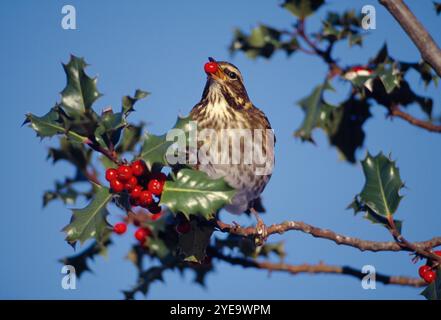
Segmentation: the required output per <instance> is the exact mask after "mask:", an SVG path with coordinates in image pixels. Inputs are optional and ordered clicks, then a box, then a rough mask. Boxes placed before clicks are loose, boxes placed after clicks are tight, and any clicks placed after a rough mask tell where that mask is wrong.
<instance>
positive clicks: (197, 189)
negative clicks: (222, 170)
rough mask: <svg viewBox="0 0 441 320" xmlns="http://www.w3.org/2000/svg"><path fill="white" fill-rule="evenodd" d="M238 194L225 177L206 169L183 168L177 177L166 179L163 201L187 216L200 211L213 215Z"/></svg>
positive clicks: (176, 211) (172, 209)
mask: <svg viewBox="0 0 441 320" xmlns="http://www.w3.org/2000/svg"><path fill="white" fill-rule="evenodd" d="M234 194H235V190H234V189H233V188H232V187H230V186H229V185H228V184H227V183H226V182H225V181H224V179H223V178H219V179H211V178H210V177H209V176H208V175H207V174H206V173H205V172H202V171H196V170H192V169H181V170H180V171H179V172H178V173H177V175H176V177H174V178H173V180H168V181H166V182H165V185H164V189H163V192H162V195H161V204H162V205H166V206H167V207H168V208H169V209H170V210H171V211H172V212H174V213H178V212H182V213H183V214H184V215H185V216H186V217H187V218H189V217H190V215H200V216H202V217H204V218H205V219H210V218H213V217H214V215H215V213H216V212H217V211H218V210H219V209H221V208H222V207H223V206H224V205H226V204H228V203H231V200H232V198H233V196H234Z"/></svg>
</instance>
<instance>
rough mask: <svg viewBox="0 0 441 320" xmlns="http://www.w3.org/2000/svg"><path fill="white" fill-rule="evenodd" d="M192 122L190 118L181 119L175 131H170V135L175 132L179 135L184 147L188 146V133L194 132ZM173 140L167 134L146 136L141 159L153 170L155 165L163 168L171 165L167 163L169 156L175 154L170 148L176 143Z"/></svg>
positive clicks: (147, 134)
mask: <svg viewBox="0 0 441 320" xmlns="http://www.w3.org/2000/svg"><path fill="white" fill-rule="evenodd" d="M190 121H191V119H190V117H189V116H188V117H179V118H178V120H177V121H176V124H175V126H174V127H173V129H172V130H173V131H170V133H172V132H174V133H177V134H179V135H178V139H179V137H180V138H181V139H182V140H183V141H182V140H181V141H177V142H178V143H179V142H181V143H183V145H184V147H185V146H188V143H187V142H188V133H189V131H190V130H192V127H191V124H190ZM173 138H175V137H173V136H171V137H170V138H169V139H167V134H163V135H160V136H157V135H154V134H151V133H146V134H145V136H144V143H143V146H142V150H141V154H140V155H139V157H140V158H141V159H142V160H144V162H145V163H146V164H147V166H148V168H149V169H151V168H152V167H153V165H154V164H158V165H161V166H165V165H168V164H169V162H168V161H167V156H168V155H171V154H172V153H173V154H174V150H172V149H171V148H170V147H171V146H172V145H173V144H174V143H175V142H176V141H174V140H173ZM184 156H185V155H184ZM184 160H185V158H184Z"/></svg>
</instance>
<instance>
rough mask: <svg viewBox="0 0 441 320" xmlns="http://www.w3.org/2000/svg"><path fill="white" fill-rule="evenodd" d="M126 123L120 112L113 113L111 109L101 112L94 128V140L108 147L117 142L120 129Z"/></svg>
mask: <svg viewBox="0 0 441 320" xmlns="http://www.w3.org/2000/svg"><path fill="white" fill-rule="evenodd" d="M126 125H127V121H126V118H125V115H124V114H123V113H122V112H117V113H113V112H112V110H108V111H105V112H103V114H102V116H101V118H100V119H99V122H98V127H97V128H96V129H95V140H96V141H97V142H98V143H99V144H100V145H101V146H102V147H103V148H108V147H110V145H112V146H114V145H115V144H116V143H118V141H119V138H120V136H121V130H122V129H123V128H124V127H125V126H126Z"/></svg>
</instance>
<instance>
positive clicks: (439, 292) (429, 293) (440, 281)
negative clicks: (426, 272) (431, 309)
mask: <svg viewBox="0 0 441 320" xmlns="http://www.w3.org/2000/svg"><path fill="white" fill-rule="evenodd" d="M421 295H423V296H424V297H425V298H426V299H427V300H441V268H440V267H438V268H437V270H436V279H435V281H433V282H432V283H431V284H429V285H428V286H427V287H426V288H425V289H424V290H423V292H421Z"/></svg>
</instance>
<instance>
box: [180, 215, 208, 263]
mask: <svg viewBox="0 0 441 320" xmlns="http://www.w3.org/2000/svg"><path fill="white" fill-rule="evenodd" d="M190 224H191V229H190V231H189V232H187V233H185V234H181V235H179V240H178V249H179V252H180V254H182V255H183V256H184V260H185V261H189V262H196V263H200V262H202V260H204V258H205V256H206V249H207V247H208V245H209V244H210V238H211V235H212V234H213V231H214V227H213V226H211V225H207V224H204V223H198V221H196V220H192V221H191V222H190Z"/></svg>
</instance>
